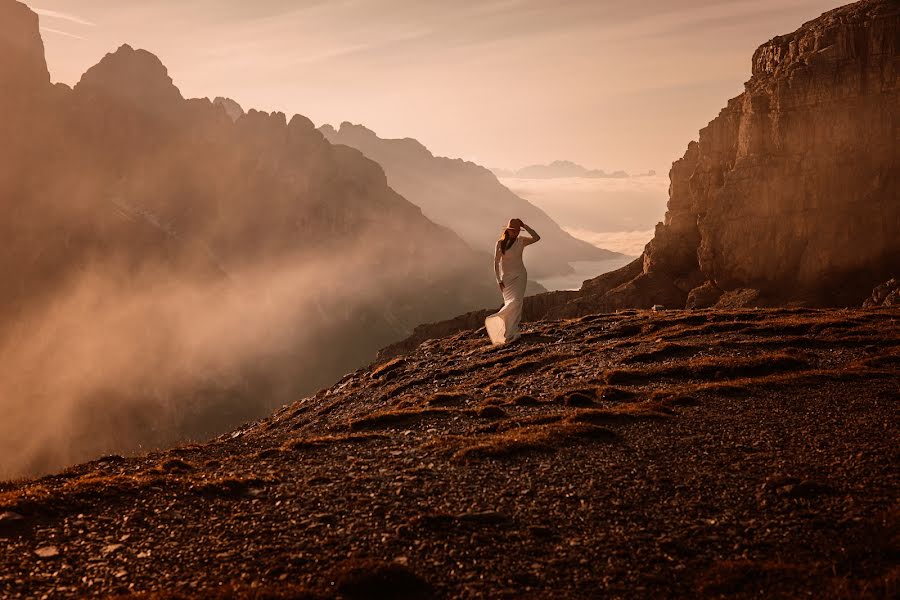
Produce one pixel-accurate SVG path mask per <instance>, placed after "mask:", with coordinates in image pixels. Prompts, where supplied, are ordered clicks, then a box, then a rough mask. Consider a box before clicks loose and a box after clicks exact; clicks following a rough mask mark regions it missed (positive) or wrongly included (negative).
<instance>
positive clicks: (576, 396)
mask: <svg viewBox="0 0 900 600" xmlns="http://www.w3.org/2000/svg"><path fill="white" fill-rule="evenodd" d="M898 366H900V312H898V309H896V308H893V309H873V310H862V309H857V310H809V309H794V310H737V311H725V310H717V311H696V312H692V313H685V312H682V311H677V312H674V311H673V312H668V313H664V314H658V313H653V312H649V311H627V312H623V313H620V314H616V315H593V316H588V317H584V318H580V319H575V320H568V321H553V322H543V323H538V324H535V325H533V326H531V327H530V328H528V329H527V330H526V332H525V335H524V336H523V338H522V339H521V341H520V342H518V343H516V344H512V345H509V346H506V347H503V348H500V349H495V348H492V347H490V346H486V345H485V342H484V339H483V337H482V336H480V335H478V334H476V333H473V332H465V333H460V334H457V335H455V336H453V337H450V338H446V339H441V340H434V341H432V342H429V343H428V344H426V345H423V346H420V347H419V348H418V349H417V350H416V351H414V352H413V353H411V354H409V355H408V356H406V357H403V358H401V359H395V360H392V361H388V362H384V363H380V364H376V365H373V366H371V367H369V368H365V369H361V370H359V371H357V372H355V373H353V374H350V375H348V376H347V377H345V378H344V379H342V380H341V381H340V382H338V384H336V385H335V386H333V387H331V388H329V389H327V390H322V391H320V392H319V393H317V394H315V395H313V396H310V397H307V398H304V399H302V400H300V401H299V402H296V403H294V404H293V405H291V406H288V407H285V408H284V409H283V410H280V411H278V412H277V413H276V414H275V415H273V416H272V417H271V418H269V419H266V420H264V421H260V422H256V423H251V424H248V425H247V426H245V427H242V428H241V429H239V430H237V431H235V432H234V433H232V434H229V435H226V436H222V437H221V438H219V439H217V440H215V441H214V442H212V443H210V444H206V445H202V446H196V445H195V446H187V447H184V448H179V449H176V450H171V451H168V452H164V453H152V454H148V455H146V456H143V457H139V458H133V459H123V458H121V457H116V456H111V457H107V458H104V459H102V460H99V461H95V462H92V463H89V464H85V465H81V466H79V467H75V468H72V469H69V470H67V471H65V472H63V473H61V474H59V475H56V476H52V477H46V478H43V479H39V480H34V481H20V482H16V483H7V484H0V515H3V516H0V541H2V542H3V543H4V544H5V547H6V549H7V550H6V552H4V553H3V554H2V555H0V574H2V575H0V595H2V596H3V597H4V598H19V597H26V596H27V597H40V596H42V595H43V594H45V593H53V594H55V595H58V596H60V597H68V596H79V595H84V594H87V593H91V594H99V595H106V594H123V595H126V597H137V598H154V599H156V598H182V597H187V596H191V597H196V596H203V597H221V598H263V597H264V598H335V597H340V598H370V597H373V596H377V595H380V596H378V597H390V598H395V597H403V598H460V597H488V598H513V597H523V596H527V597H541V598H547V597H553V598H584V597H595V596H597V595H598V594H599V595H601V596H609V597H623V598H648V597H666V598H698V597H703V598H721V597H723V596H724V597H734V598H757V597H759V596H760V595H764V596H766V597H815V598H825V599H828V598H834V599H837V598H847V597H854V598H873V599H874V598H888V597H894V596H895V595H896V591H897V562H896V557H897V553H898V550H900V546H898V539H900V538H898V531H900V530H898V527H900V520H898V517H900V515H898V513H897V506H896V499H897V497H898V494H900V479H898V472H897V468H896V465H897V461H898V459H900V455H898V449H897V447H896V444H890V443H885V440H891V439H897V437H898V436H900V429H898V424H900V418H898V416H900V415H898V411H897V406H898V400H900V397H898V387H897V385H898V378H897V369H898ZM511 548H514V549H515V551H510V549H511ZM62 565H67V567H66V568H62ZM185 590H190V591H189V592H185ZM144 592H147V593H148V595H140V594H139V595H137V596H128V594H130V593H144Z"/></svg>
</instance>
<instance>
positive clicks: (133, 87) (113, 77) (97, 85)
mask: <svg viewBox="0 0 900 600" xmlns="http://www.w3.org/2000/svg"><path fill="white" fill-rule="evenodd" d="M75 89H76V91H80V92H84V91H91V92H99V93H101V94H104V95H109V96H113V97H115V98H118V99H121V100H127V101H130V102H132V103H134V104H136V105H139V106H144V107H148V108H149V107H168V106H173V105H175V104H177V103H179V102H181V101H183V100H184V98H183V97H182V95H181V92H180V91H179V90H178V88H177V87H175V84H174V83H173V82H172V78H171V77H169V71H168V69H166V67H165V65H163V63H162V61H160V60H159V58H157V56H156V55H155V54H152V53H151V52H148V51H146V50H140V49H138V50H135V49H134V48H132V47H131V46H129V45H128V44H123V45H122V46H120V47H119V49H118V50H116V51H115V52H113V53H110V54H107V55H106V56H104V57H103V59H102V60H101V61H100V62H99V63H97V64H96V65H94V66H93V67H91V68H90V69H88V71H87V72H86V73H85V74H84V75H83V76H82V77H81V81H79V82H78V85H76V86H75Z"/></svg>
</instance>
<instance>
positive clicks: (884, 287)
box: [863, 277, 900, 308]
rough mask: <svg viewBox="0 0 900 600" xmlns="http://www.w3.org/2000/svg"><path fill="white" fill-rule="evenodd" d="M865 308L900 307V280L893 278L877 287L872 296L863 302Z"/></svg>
mask: <svg viewBox="0 0 900 600" xmlns="http://www.w3.org/2000/svg"><path fill="white" fill-rule="evenodd" d="M863 306H864V307H865V308H876V307H879V306H900V279H897V278H896V277H891V278H890V279H888V280H887V281H885V282H884V283H882V284H881V285H878V286H875V289H874V290H872V295H871V296H869V297H868V298H866V301H865V302H863Z"/></svg>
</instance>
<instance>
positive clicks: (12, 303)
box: [0, 0, 498, 475]
mask: <svg viewBox="0 0 900 600" xmlns="http://www.w3.org/2000/svg"><path fill="white" fill-rule="evenodd" d="M0 57H2V60H0V90H2V93H0V139H2V144H0V165H2V168H0V207H2V211H3V218H2V219H0V236H2V239H3V250H2V252H0V273H2V286H3V294H2V297H0V342H2V344H0V355H2V356H3V363H2V367H0V371H2V372H0V397H3V399H4V404H3V406H2V409H3V412H4V418H3V419H2V420H0V438H2V439H3V440H4V441H3V442H2V443H0V445H2V444H12V445H14V447H15V448H16V452H12V451H11V450H10V451H8V452H3V453H2V454H3V457H2V458H0V475H2V474H9V473H10V471H9V470H10V469H12V470H14V471H13V472H16V471H17V470H18V469H24V470H25V471H30V470H31V471H32V472H33V470H42V469H44V468H49V467H53V466H59V465H60V464H63V463H67V462H69V461H72V460H75V459H84V458H87V457H89V456H91V455H94V456H96V455H98V454H99V453H102V452H109V451H112V450H115V451H125V450H127V449H131V448H136V447H137V446H138V444H151V445H152V444H157V443H169V442H171V441H174V440H177V439H184V438H186V437H189V438H203V437H205V436H209V435H211V434H216V433H220V432H221V431H223V430H225V429H226V428H230V427H233V426H236V425H237V424H238V423H240V422H244V421H246V420H247V419H250V418H256V417H258V416H260V415H261V414H265V413H266V412H268V411H269V410H271V409H272V408H273V407H275V406H279V405H281V404H282V403H283V402H284V401H286V400H288V399H291V398H296V397H297V395H299V394H302V393H305V392H308V391H311V390H313V389H316V388H318V387H320V386H322V385H325V384H326V383H328V382H330V381H333V380H334V379H335V378H337V377H339V376H340V375H342V374H344V373H346V372H347V371H348V370H352V369H353V368H356V367H357V366H359V365H360V364H365V363H366V362H368V361H370V360H371V359H372V357H373V356H374V353H375V351H376V350H377V349H378V348H379V347H381V346H383V345H384V344H386V343H389V342H390V341H392V340H396V339H400V338H402V337H404V336H405V335H408V334H409V333H410V331H411V330H412V327H413V326H414V325H415V324H417V323H421V322H423V321H434V320H437V319H441V318H446V317H448V316H451V315H453V314H458V313H459V312H461V311H463V310H470V309H472V308H476V307H481V306H486V305H491V304H496V303H497V301H498V294H497V290H496V286H495V285H494V284H493V282H492V279H491V278H490V277H484V276H483V274H484V272H485V271H486V270H489V268H490V266H489V265H490V255H489V254H488V253H487V252H486V251H485V252H484V253H481V254H479V253H476V252H474V251H472V250H471V249H470V248H469V247H468V246H467V245H466V244H465V243H464V242H463V241H462V240H461V239H460V238H459V237H458V236H456V235H455V234H453V233H452V232H451V231H449V230H448V229H446V228H443V227H440V226H438V225H435V224H434V223H432V222H431V221H429V220H428V219H426V218H425V217H424V216H423V215H422V213H421V210H420V209H419V208H417V207H416V206H414V205H413V204H411V203H409V202H407V201H406V200H405V199H404V198H402V197H401V196H400V195H398V194H397V193H396V192H395V191H394V190H392V189H391V188H390V187H389V186H388V184H387V181H386V178H385V175H384V172H383V171H382V169H381V168H380V167H379V166H378V165H377V164H376V163H375V162H373V161H371V160H369V159H367V158H365V157H364V156H363V155H362V154H361V153H360V152H359V151H357V150H354V149H351V148H348V147H346V146H336V145H332V144H330V143H329V142H328V141H327V140H326V139H325V138H324V137H323V136H322V134H321V133H319V132H318V131H317V130H316V129H315V128H314V126H313V124H312V123H311V122H310V121H309V120H308V119H306V118H305V117H303V116H300V115H297V116H294V117H292V118H291V119H290V120H288V119H287V118H286V117H285V115H283V114H280V113H273V114H267V113H262V112H257V111H253V110H251V111H249V112H248V113H247V114H242V115H238V118H237V120H236V121H233V120H232V119H231V118H229V116H228V114H227V112H228V110H231V111H232V114H236V113H235V112H234V107H231V106H228V107H223V106H220V104H221V102H219V103H218V104H214V103H212V102H210V101H209V100H207V99H191V100H186V99H184V98H183V97H182V95H181V93H180V92H179V90H178V88H177V87H176V86H175V85H174V84H173V82H172V79H171V78H170V77H169V75H168V73H167V71H166V68H165V67H164V66H163V65H162V63H161V62H160V61H159V60H158V59H157V58H156V57H155V56H154V55H152V54H151V53H149V52H146V51H143V50H135V49H133V48H131V47H130V46H127V45H125V46H122V47H121V48H119V49H118V50H117V51H115V52H114V53H111V54H109V55H107V56H106V57H105V58H103V60H102V61H100V63H99V64H97V65H96V66H94V67H92V68H91V69H90V70H88V71H87V72H86V73H85V74H84V76H83V77H82V79H81V81H80V82H79V83H78V84H77V85H76V86H75V87H74V89H70V88H69V87H68V86H65V85H52V84H51V81H50V75H49V73H48V70H47V65H46V62H45V60H44V53H43V44H42V41H41V37H40V34H39V31H38V17H37V16H36V15H35V14H34V13H33V12H31V11H30V10H29V9H28V8H27V7H26V6H25V5H23V4H21V3H18V2H14V1H12V0H0ZM447 256H453V261H446V260H445V258H446V257H447ZM113 340H118V341H121V342H122V343H121V344H119V345H116V344H114V343H113ZM231 351H234V352H233V353H232V352H231ZM232 354H233V356H232ZM120 376H121V377H122V379H121V380H120V379H117V378H118V377H120ZM69 399H71V400H72V401H71V402H69ZM55 419H60V420H62V421H63V422H65V427H55V426H53V425H52V422H53V420H55ZM48 423H49V425H48ZM48 430H53V431H54V432H55V433H53V434H50V433H47V431H48ZM103 432H105V433H103ZM110 432H115V433H114V438H115V439H110V437H109V436H110V435H112V434H110ZM44 433H47V435H51V437H50V438H49V439H48V440H45V442H46V443H42V441H41V440H42V439H43V438H42V436H43V435H44ZM53 436H61V437H53Z"/></svg>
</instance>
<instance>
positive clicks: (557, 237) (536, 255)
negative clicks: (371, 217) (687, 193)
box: [319, 123, 621, 278]
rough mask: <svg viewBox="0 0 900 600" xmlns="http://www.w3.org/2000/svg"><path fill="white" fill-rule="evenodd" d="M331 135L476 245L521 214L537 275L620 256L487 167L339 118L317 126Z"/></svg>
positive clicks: (488, 246) (531, 268)
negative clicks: (531, 239) (564, 225)
mask: <svg viewBox="0 0 900 600" xmlns="http://www.w3.org/2000/svg"><path fill="white" fill-rule="evenodd" d="M319 131H321V132H322V133H323V134H324V135H325V137H326V138H328V140H329V141H331V142H332V143H335V144H345V145H347V146H351V147H353V148H358V149H359V150H360V151H361V152H362V153H363V154H365V155H366V156H368V157H369V158H371V159H372V160H374V161H376V162H378V163H379V164H380V165H381V166H382V167H384V170H385V173H386V174H387V178H388V183H389V184H390V185H391V187H392V188H394V189H395V190H397V191H398V192H400V193H401V194H403V196H404V197H405V198H407V199H408V200H409V201H410V202H412V203H414V204H416V205H418V206H420V207H421V208H422V211H423V212H424V213H425V216H427V217H428V218H429V219H431V220H433V221H434V222H435V223H440V224H441V225H444V226H446V227H449V228H450V229H452V230H453V231H455V232H457V233H458V234H459V235H460V237H462V239H464V240H465V241H466V242H467V243H468V244H469V245H470V246H472V247H473V248H475V249H476V250H482V249H483V250H485V251H486V252H492V251H493V243H494V242H495V241H496V239H497V238H498V237H499V235H500V232H501V230H502V229H503V227H504V226H505V225H506V223H507V221H509V219H511V218H514V217H516V218H521V219H522V220H523V221H525V222H526V223H528V224H529V225H531V226H532V227H534V228H535V230H536V231H537V232H538V233H540V234H541V238H542V242H541V244H540V245H539V246H534V247H533V248H530V249H529V257H528V272H529V274H530V275H531V277H533V278H534V277H536V278H541V277H546V276H549V275H558V274H562V273H568V272H571V270H572V269H571V267H570V266H569V263H570V262H572V261H579V260H605V259H609V258H616V257H621V255H620V254H618V253H616V252H610V251H609V250H601V249H599V248H597V247H595V246H592V245H591V244H588V243H587V242H584V241H582V240H578V239H576V238H574V237H572V236H571V235H569V234H568V233H566V232H565V231H563V230H562V229H561V228H560V227H559V225H557V224H556V223H555V222H554V221H553V220H552V219H551V218H550V217H549V216H547V214H546V213H545V212H544V211H542V210H541V209H539V208H538V207H536V206H534V205H533V204H531V203H530V202H528V201H527V200H524V199H522V198H520V197H519V196H517V195H515V194H514V193H513V192H512V191H510V190H509V189H508V188H506V187H505V186H503V185H502V184H501V183H500V182H499V181H498V180H497V177H496V176H495V175H494V174H493V173H492V172H491V171H489V170H488V169H486V168H484V167H481V166H479V165H476V164H474V163H471V162H466V161H464V160H462V159H450V158H444V157H440V156H434V155H433V154H432V153H431V152H429V151H428V149H427V148H426V147H425V146H423V145H422V144H420V143H419V142H418V141H416V140H413V139H409V138H407V139H402V140H387V139H382V138H380V137H378V136H377V135H376V134H375V132H373V131H370V130H369V129H366V128H365V127H363V126H361V125H353V124H351V123H342V124H341V126H340V129H339V130H335V129H334V127H332V126H330V125H324V126H322V127H320V128H319Z"/></svg>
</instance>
